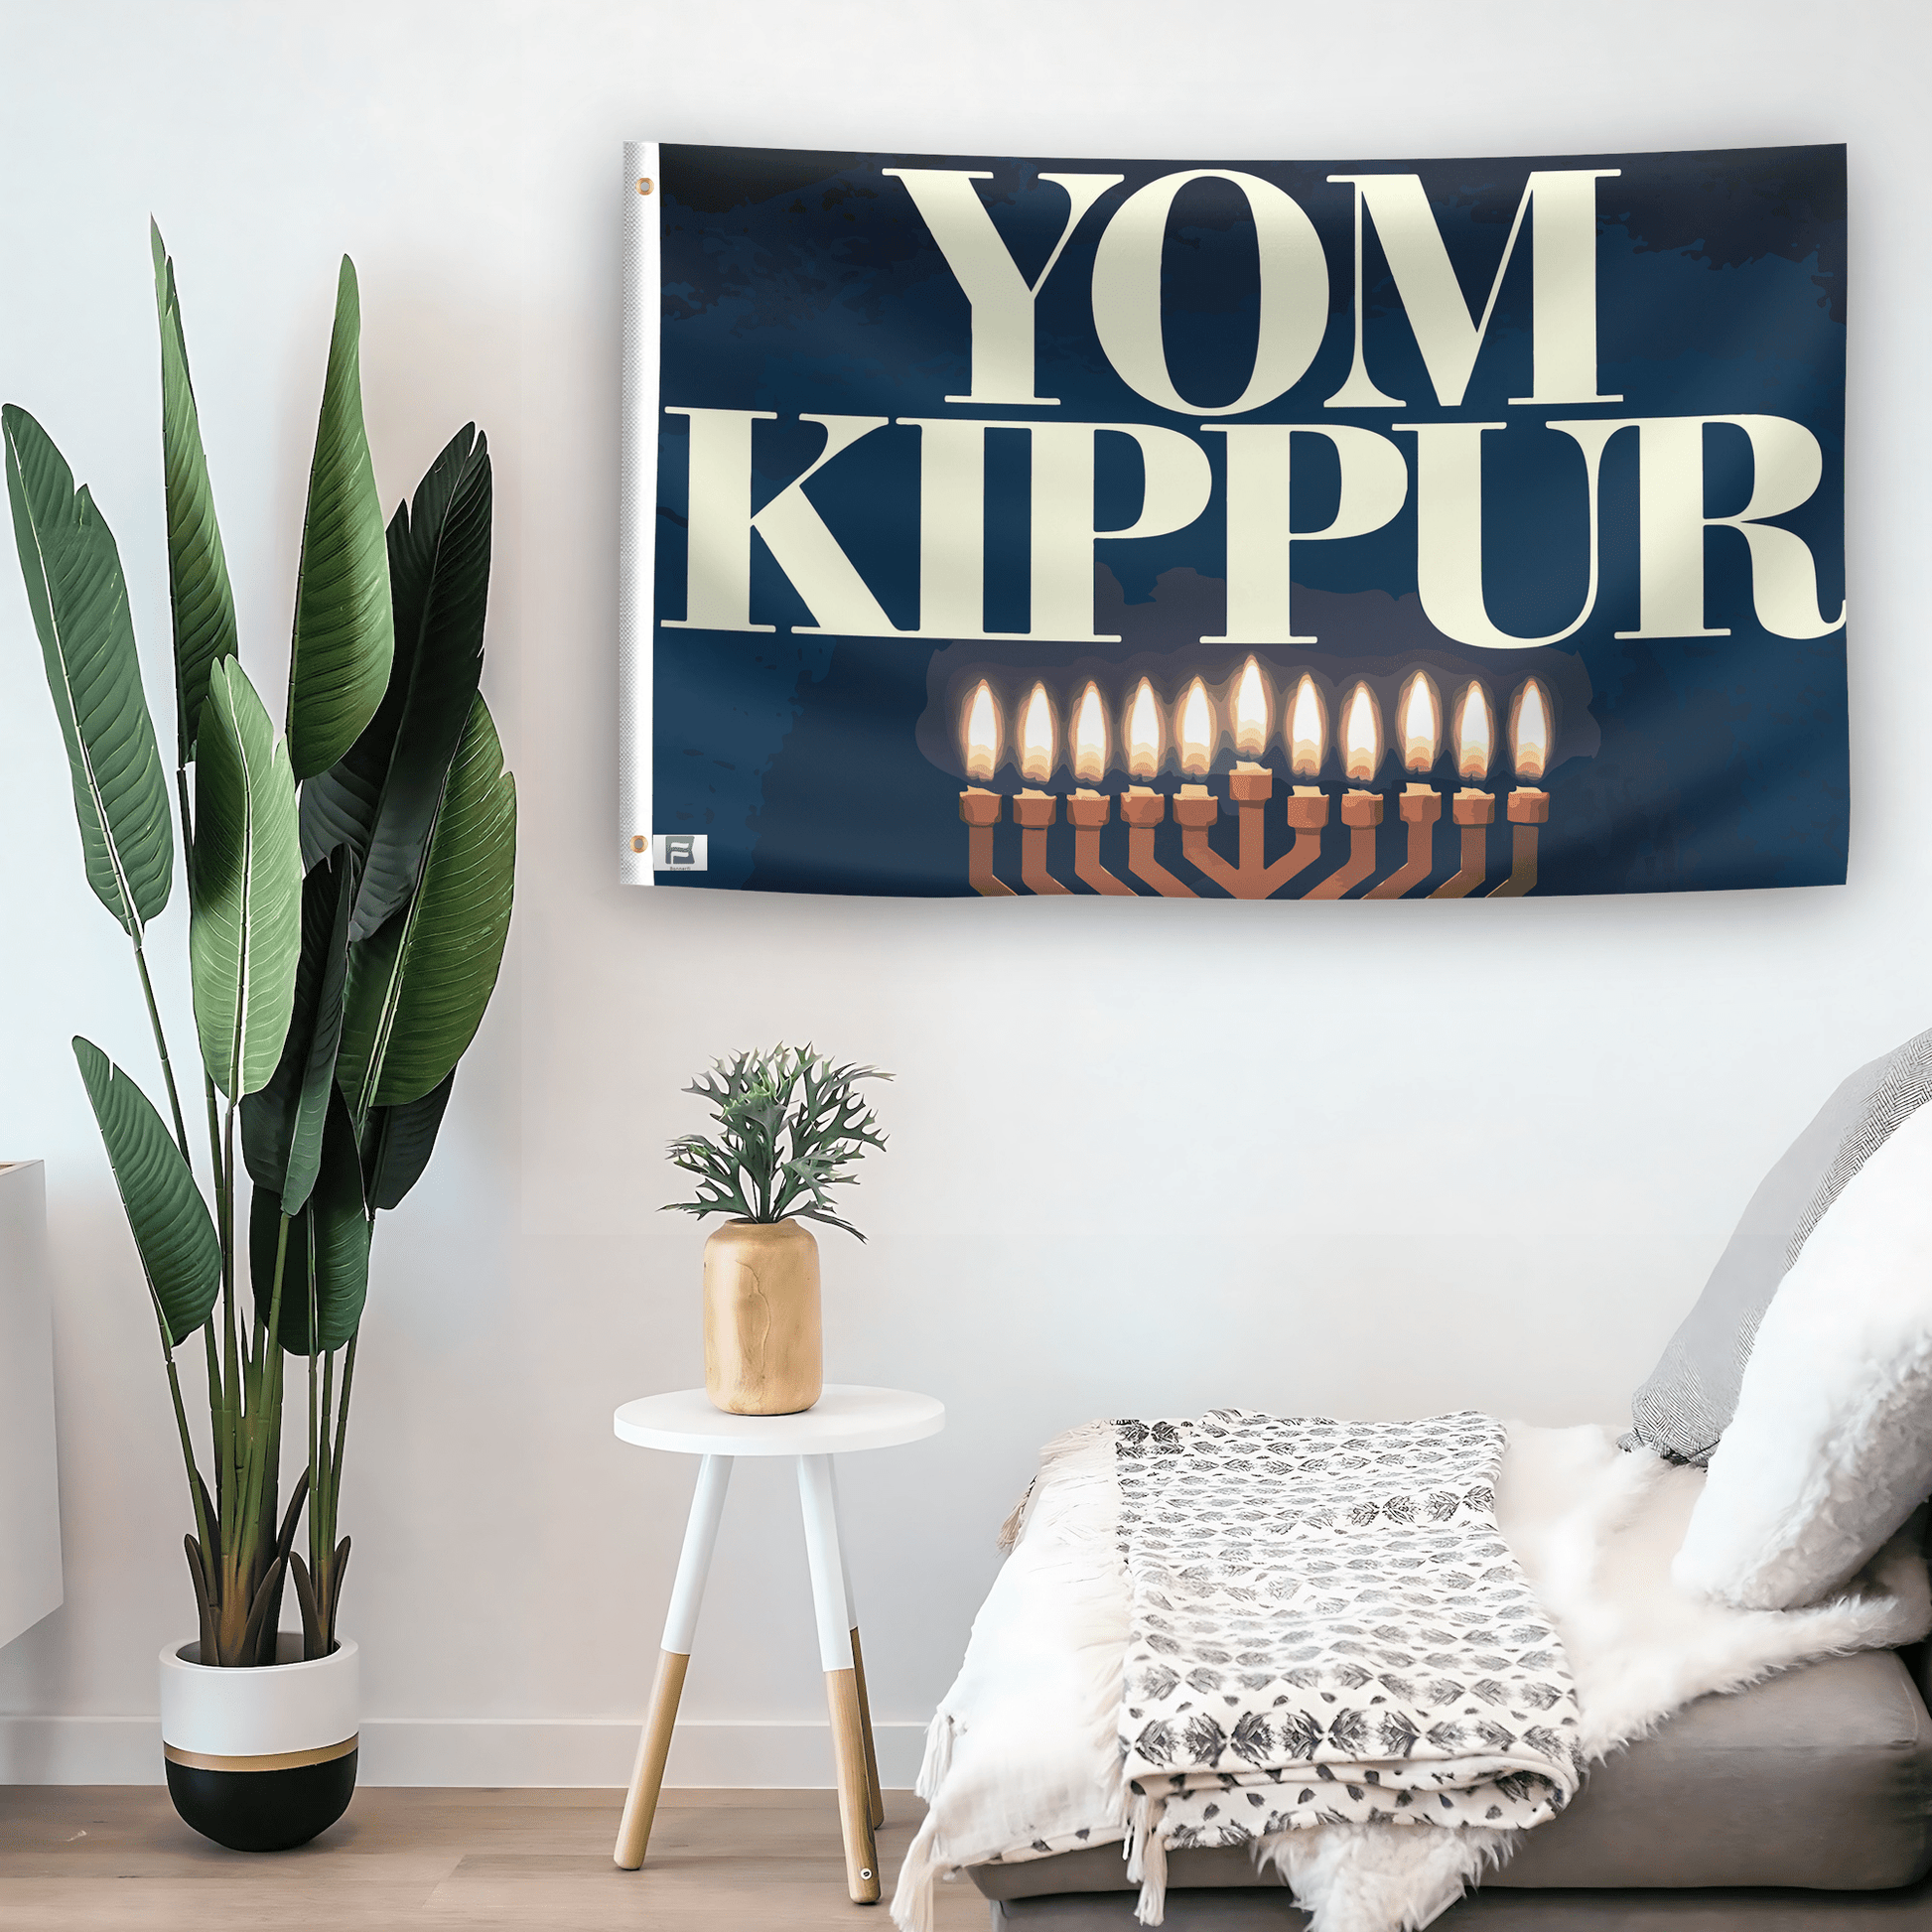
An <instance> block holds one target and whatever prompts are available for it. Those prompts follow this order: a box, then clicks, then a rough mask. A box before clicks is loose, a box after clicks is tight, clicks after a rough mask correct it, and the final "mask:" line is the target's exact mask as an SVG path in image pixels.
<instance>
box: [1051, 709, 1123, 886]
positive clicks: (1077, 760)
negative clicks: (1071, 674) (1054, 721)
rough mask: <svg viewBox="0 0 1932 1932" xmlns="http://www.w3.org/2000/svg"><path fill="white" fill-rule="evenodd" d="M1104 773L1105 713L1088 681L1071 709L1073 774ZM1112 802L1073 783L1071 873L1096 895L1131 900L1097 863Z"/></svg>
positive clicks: (1069, 817)
mask: <svg viewBox="0 0 1932 1932" xmlns="http://www.w3.org/2000/svg"><path fill="white" fill-rule="evenodd" d="M1106 773H1107V713H1106V711H1105V709H1104V708H1103V707H1102V705H1101V702H1100V687H1099V686H1098V685H1097V684H1094V683H1092V682H1091V681H1089V683H1088V685H1087V688H1086V689H1085V690H1084V691H1082V692H1081V693H1080V702H1079V703H1078V704H1077V705H1076V706H1075V707H1074V710H1073V775H1074V777H1075V778H1078V779H1088V780H1092V781H1095V782H1098V780H1100V779H1101V778H1103V777H1105V776H1106ZM1113 809H1114V801H1113V800H1112V799H1111V798H1109V797H1108V796H1107V794H1106V793H1105V792H1104V791H1094V790H1092V789H1090V788H1089V786H1088V785H1087V784H1084V783H1083V784H1076V785H1075V786H1074V789H1073V796H1072V797H1071V798H1069V799H1068V800H1067V801H1066V822H1067V823H1068V824H1069V825H1071V826H1072V827H1073V871H1074V874H1075V876H1076V877H1077V878H1079V879H1081V880H1083V881H1084V882H1085V883H1086V884H1087V885H1088V886H1090V887H1091V888H1092V889H1093V891H1095V892H1096V893H1107V894H1111V895H1118V896H1120V897H1126V898H1132V897H1135V893H1134V889H1133V887H1132V886H1129V885H1127V884H1125V883H1124V882H1123V881H1121V880H1119V879H1117V878H1115V877H1114V875H1113V874H1112V873H1111V872H1109V871H1108V870H1107V868H1106V867H1105V866H1103V865H1102V864H1101V863H1100V831H1101V827H1102V826H1104V825H1105V824H1106V823H1107V820H1108V819H1109V817H1111V816H1112V814H1113Z"/></svg>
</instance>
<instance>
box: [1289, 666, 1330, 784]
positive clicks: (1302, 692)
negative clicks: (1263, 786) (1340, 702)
mask: <svg viewBox="0 0 1932 1932" xmlns="http://www.w3.org/2000/svg"><path fill="white" fill-rule="evenodd" d="M1324 729H1325V720H1324V719H1323V718H1322V715H1321V693H1320V692H1319V691H1317V690H1316V689H1315V688H1314V679H1313V678H1311V677H1310V676H1309V674H1308V673H1307V672H1306V671H1304V672H1303V673H1302V681H1301V683H1300V684H1298V685H1297V686H1296V687H1295V703H1294V705H1293V706H1292V707H1291V709H1290V712H1289V718H1288V727H1287V731H1286V732H1285V734H1284V735H1285V736H1286V738H1287V740H1288V768H1289V769H1290V770H1291V771H1292V772H1294V774H1295V775H1296V776H1297V777H1298V778H1312V777H1314V776H1315V775H1316V774H1317V773H1318V772H1319V771H1320V769H1321V739H1322V733H1323V731H1324ZM1303 789H1304V787H1303V786H1300V785H1297V786H1296V790H1297V791H1301V790H1303Z"/></svg>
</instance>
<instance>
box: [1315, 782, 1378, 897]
mask: <svg viewBox="0 0 1932 1932" xmlns="http://www.w3.org/2000/svg"><path fill="white" fill-rule="evenodd" d="M1341 822H1342V823H1343V824H1344V825H1346V826H1347V827H1348V863H1347V864H1346V865H1344V866H1341V867H1339V868H1337V870H1335V871H1334V872H1331V873H1330V874H1329V875H1328V876H1327V878H1326V879H1320V880H1317V881H1316V882H1315V883H1314V884H1313V885H1312V886H1311V887H1310V888H1309V890H1308V892H1307V893H1306V894H1304V895H1303V897H1306V898H1339V897H1341V896H1342V894H1343V893H1345V892H1347V891H1348V890H1349V889H1350V888H1351V887H1354V886H1359V885H1360V884H1361V883H1362V881H1363V880H1364V879H1366V878H1367V877H1368V876H1369V874H1370V873H1372V872H1373V871H1374V870H1375V833H1376V829H1377V827H1379V826H1380V825H1381V823H1382V800H1381V798H1380V797H1379V796H1378V795H1377V794H1376V793H1374V792H1372V791H1345V792H1343V793H1342V796H1341Z"/></svg>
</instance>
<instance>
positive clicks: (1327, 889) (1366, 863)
mask: <svg viewBox="0 0 1932 1932" xmlns="http://www.w3.org/2000/svg"><path fill="white" fill-rule="evenodd" d="M1381 762H1382V709H1381V707H1380V706H1379V705H1378V704H1377V703H1376V702H1375V693H1374V692H1373V691H1371V690H1370V689H1369V688H1368V686H1367V685H1366V684H1364V683H1361V682H1359V681H1358V682H1357V683H1356V685H1355V688H1354V689H1353V690H1352V691H1350V692H1349V694H1348V697H1347V701H1346V702H1345V703H1344V704H1343V705H1342V708H1341V768H1342V773H1343V775H1344V776H1345V777H1348V778H1350V779H1359V780H1360V781H1361V783H1359V784H1351V785H1350V786H1349V788H1348V789H1347V790H1346V791H1344V792H1343V793H1342V795H1341V822H1342V823H1343V824H1344V825H1345V826H1347V827H1348V859H1347V862H1346V864H1344V865H1342V866H1339V867H1338V868H1337V869H1336V870H1335V871H1333V872H1331V873H1330V874H1329V875H1328V876H1327V878H1326V879H1323V880H1319V881H1317V882H1316V884H1314V885H1313V886H1311V888H1310V889H1309V891H1308V894H1307V897H1310V898H1340V897H1341V896H1342V895H1343V894H1344V893H1346V892H1348V891H1350V890H1351V889H1352V888H1354V887H1356V886H1359V885H1360V884H1361V883H1362V881H1363V880H1364V879H1366V878H1367V877H1368V876H1369V874H1370V873H1372V872H1373V871H1374V870H1375V834H1376V829H1377V828H1378V827H1379V826H1380V825H1381V823H1382V800H1381V798H1380V796H1379V795H1378V794H1377V793H1375V792H1372V791H1368V790H1365V789H1364V788H1363V787H1364V786H1365V785H1366V783H1367V781H1368V780H1369V779H1371V778H1373V777H1374V776H1375V771H1376V767H1377V766H1378V765H1379V764H1380V763H1381Z"/></svg>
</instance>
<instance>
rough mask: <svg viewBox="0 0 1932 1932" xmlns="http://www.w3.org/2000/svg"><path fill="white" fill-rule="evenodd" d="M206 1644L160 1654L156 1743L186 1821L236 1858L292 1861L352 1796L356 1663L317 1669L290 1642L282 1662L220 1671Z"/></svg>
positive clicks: (319, 1662)
mask: <svg viewBox="0 0 1932 1932" xmlns="http://www.w3.org/2000/svg"><path fill="white" fill-rule="evenodd" d="M201 1653H202V1646H201V1645H200V1644H199V1643H188V1644H183V1645H182V1647H181V1648H180V1649H179V1650H164V1651H163V1652H162V1653H161V1742H162V1749H163V1753H164V1755H165V1756H166V1758H167V1760H168V1791H169V1795H170V1796H171V1797H172V1798H173V1799H174V1801H175V1809H176V1810H177V1811H178V1812H180V1813H181V1815H182V1817H183V1819H184V1820H185V1821H186V1822H187V1823H188V1824H190V1825H192V1826H194V1828H195V1829H196V1830H197V1831H198V1832H200V1833H201V1834H202V1835H203V1837H204V1838H211V1839H213V1840H214V1842H215V1843H216V1844H217V1845H225V1846H227V1847H228V1848H229V1849H230V1850H231V1851H235V1852H286V1851H288V1850H289V1849H290V1848H291V1847H293V1846H297V1845H306V1844H308V1842H309V1841H310V1840H311V1839H312V1838H314V1837H315V1836H316V1835H317V1834H318V1833H319V1832H326V1831H327V1830H328V1829H329V1827H330V1826H331V1825H333V1824H334V1823H335V1822H336V1820H337V1819H339V1818H340V1817H341V1816H342V1815H343V1813H344V1812H345V1811H346V1810H347V1809H348V1800H349V1794H350V1793H351V1792H353V1791H354V1789H355V1754H356V1736H355V1725H356V1707H357V1705H358V1704H359V1702H360V1697H359V1694H358V1675H359V1673H358V1668H357V1666H358V1662H359V1653H358V1652H357V1650H356V1648H355V1646H354V1644H352V1643H350V1642H348V1641H347V1640H346V1639H345V1640H344V1641H342V1642H341V1643H339V1644H338V1645H337V1647H336V1649H335V1651H334V1653H333V1654H332V1655H330V1656H328V1657H319V1658H317V1659H316V1661H315V1662H314V1663H304V1662H303V1661H302V1639H301V1637H300V1635H299V1634H297V1633H295V1632H293V1631H287V1630H285V1631H283V1632H282V1634H281V1635H280V1636H279V1637H278V1638H277V1639H276V1641H275V1656H276V1661H275V1662H274V1663H272V1664H264V1665H260V1666H258V1667H257V1668H255V1669H253V1670H215V1669H209V1668H207V1667H206V1666H204V1665H203V1664H202V1662H201Z"/></svg>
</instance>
